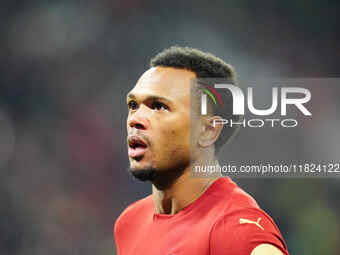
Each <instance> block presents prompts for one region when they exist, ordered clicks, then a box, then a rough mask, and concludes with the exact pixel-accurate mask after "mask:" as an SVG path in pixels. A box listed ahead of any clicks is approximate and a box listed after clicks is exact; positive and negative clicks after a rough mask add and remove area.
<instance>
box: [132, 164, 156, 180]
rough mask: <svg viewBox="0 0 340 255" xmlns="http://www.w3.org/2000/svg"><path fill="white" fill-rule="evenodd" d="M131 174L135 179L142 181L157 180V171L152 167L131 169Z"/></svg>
mask: <svg viewBox="0 0 340 255" xmlns="http://www.w3.org/2000/svg"><path fill="white" fill-rule="evenodd" d="M129 172H130V173H131V174H132V176H133V177H135V178H136V179H138V180H140V181H143V182H145V181H151V182H152V181H154V180H155V178H156V174H157V170H156V169H155V168H152V167H144V168H142V167H138V168H136V167H130V169H129Z"/></svg>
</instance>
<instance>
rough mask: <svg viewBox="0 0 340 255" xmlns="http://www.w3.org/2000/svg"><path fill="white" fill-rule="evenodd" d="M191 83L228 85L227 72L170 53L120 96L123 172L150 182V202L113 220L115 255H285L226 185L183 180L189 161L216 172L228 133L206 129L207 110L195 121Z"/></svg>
mask: <svg viewBox="0 0 340 255" xmlns="http://www.w3.org/2000/svg"><path fill="white" fill-rule="evenodd" d="M198 78H225V79H227V80H229V81H232V82H233V83H234V84H236V76H235V72H234V70H233V68H232V67H231V66H230V65H228V64H226V63H224V62H223V61H222V60H221V59H219V58H217V57H215V56H213V55H211V54H208V53H204V52H201V51H199V50H196V49H191V48H187V47H185V48H181V47H171V48H169V49H167V50H165V51H163V52H161V53H160V54H158V55H157V56H156V57H154V58H153V59H152V60H151V68H150V69H149V70H147V71H146V72H145V73H144V74H143V75H142V76H141V77H140V79H139V80H138V82H137V84H136V86H135V87H134V88H133V89H132V90H131V91H130V92H129V93H128V95H127V105H128V109H129V114H128V118H127V132H128V137H127V138H128V139H127V143H128V155H129V161H130V171H131V173H132V174H133V176H135V177H136V178H137V179H140V180H142V181H150V182H151V183H152V195H150V196H148V197H146V198H144V199H142V200H139V201H137V202H135V203H134V204H132V205H130V206H129V207H128V208H127V209H126V210H125V211H124V212H123V213H122V214H121V215H120V217H119V218H118V220H117V221H116V223H115V229H114V234H115V239H116V246H117V251H118V254H119V255H135V254H148V255H156V254H157V255H160V254H162V255H183V254H186V255H192V254H195V255H208V254H211V255H227V254H228V255H248V254H249V255H269V254H271V255H282V254H288V251H287V247H286V244H285V242H284V240H283V238H282V236H281V234H280V232H279V230H278V228H277V227H276V225H275V223H274V222H273V220H272V219H271V218H270V216H268V215H267V214H266V213H265V212H264V211H262V210H261V209H260V208H259V207H258V205H257V203H256V202H255V200H254V199H253V198H252V197H250V196H249V195H248V194H247V193H245V192H244V191H243V190H241V189H240V188H239V187H238V186H237V185H236V184H235V183H234V182H233V181H232V180H231V179H230V178H228V177H221V176H217V177H216V176H208V177H205V178H203V177H201V178H197V177H192V176H191V174H190V169H191V166H192V164H193V162H195V163H200V164H204V163H207V162H215V165H216V166H218V161H217V158H216V151H218V150H219V149H220V147H221V146H222V144H223V143H224V142H226V141H228V140H229V139H230V137H231V136H232V135H233V133H234V132H235V130H231V129H225V128H223V127H222V125H212V122H213V120H214V119H218V118H221V116H218V115H216V112H217V111H216V109H214V108H213V107H212V106H209V111H208V114H207V115H200V114H197V116H196V117H195V114H193V112H195V109H191V108H192V107H195V106H192V105H195V104H193V102H194V101H195V98H196V97H195V95H191V94H195V93H197V91H199V90H198V89H197V91H196V92H195V90H194V91H192V89H191V85H190V84H192V80H195V79H198ZM197 87H198V85H197ZM227 105H230V104H227ZM229 110H230V109H229ZM219 114H221V113H219ZM192 115H193V116H194V117H193V116H192ZM192 122H193V123H192Z"/></svg>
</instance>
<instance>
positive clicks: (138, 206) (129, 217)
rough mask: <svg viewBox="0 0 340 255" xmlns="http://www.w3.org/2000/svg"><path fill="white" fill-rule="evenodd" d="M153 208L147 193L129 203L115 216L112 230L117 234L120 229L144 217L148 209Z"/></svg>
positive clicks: (148, 212)
mask: <svg viewBox="0 0 340 255" xmlns="http://www.w3.org/2000/svg"><path fill="white" fill-rule="evenodd" d="M152 210H153V200H152V195H149V196H147V197H145V198H143V199H140V200H138V201H136V202H134V203H132V204H131V205H129V206H128V207H127V208H126V209H125V210H124V211H123V212H122V213H121V214H120V215H119V217H118V218H117V220H116V222H115V225H114V232H115V234H118V232H120V231H121V230H124V229H126V228H128V227H129V225H131V224H133V222H135V221H138V220H139V219H140V218H142V219H143V218H145V217H146V215H147V214H150V211H152Z"/></svg>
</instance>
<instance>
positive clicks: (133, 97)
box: [126, 93, 171, 103]
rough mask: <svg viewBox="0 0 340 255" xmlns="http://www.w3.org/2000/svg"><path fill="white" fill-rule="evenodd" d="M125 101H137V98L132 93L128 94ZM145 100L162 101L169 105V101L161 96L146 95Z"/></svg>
mask: <svg viewBox="0 0 340 255" xmlns="http://www.w3.org/2000/svg"><path fill="white" fill-rule="evenodd" d="M126 99H137V96H136V95H135V94H133V93H129V94H127V96H126ZM145 100H164V101H166V102H169V103H171V100H170V99H168V98H166V97H162V96H156V95H147V96H146V99H145Z"/></svg>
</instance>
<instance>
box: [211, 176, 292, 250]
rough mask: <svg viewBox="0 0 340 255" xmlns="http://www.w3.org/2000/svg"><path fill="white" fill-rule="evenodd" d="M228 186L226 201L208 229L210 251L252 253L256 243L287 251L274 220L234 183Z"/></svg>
mask: <svg viewBox="0 0 340 255" xmlns="http://www.w3.org/2000/svg"><path fill="white" fill-rule="evenodd" d="M229 185H232V188H231V189H230V192H228V196H229V198H228V202H227V203H226V206H225V208H224V210H223V213H221V214H220V215H219V217H217V218H216V220H215V223H214V225H213V226H212V228H211V231H210V248H211V253H212V254H216V255H217V254H221V255H222V254H225V253H226V252H227V253H228V254H251V252H252V250H254V248H256V247H257V246H258V245H261V244H269V245H273V246H275V247H277V248H278V249H279V250H280V251H281V252H282V253H283V254H288V252H287V247H286V244H285V242H284V240H283V237H282V235H281V233H280V231H279V229H278V228H277V226H276V225H275V223H274V221H273V219H272V218H271V217H270V216H269V215H268V214H267V213H266V212H264V211H263V210H262V209H261V208H260V207H259V206H258V204H257V203H256V201H255V200H254V198H252V197H251V196H250V195H249V194H247V193H246V192H245V191H243V190H242V189H241V188H240V187H238V186H237V185H236V184H235V183H233V182H231V181H230V184H229ZM226 199H227V197H226Z"/></svg>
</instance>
